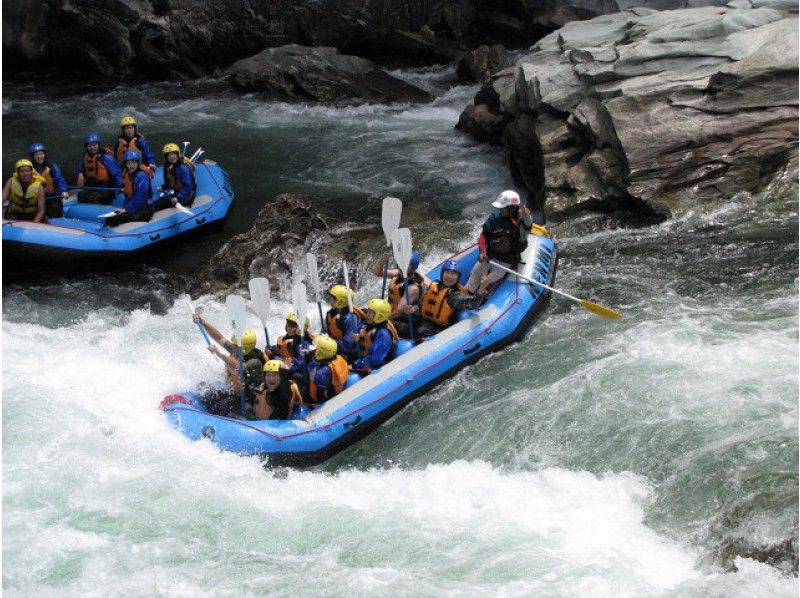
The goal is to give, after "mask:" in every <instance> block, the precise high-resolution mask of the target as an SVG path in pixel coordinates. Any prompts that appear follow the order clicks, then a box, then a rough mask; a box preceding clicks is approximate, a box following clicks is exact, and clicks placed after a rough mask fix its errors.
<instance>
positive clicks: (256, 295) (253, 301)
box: [247, 278, 270, 349]
mask: <svg viewBox="0 0 800 598" xmlns="http://www.w3.org/2000/svg"><path fill="white" fill-rule="evenodd" d="M247 286H248V288H249V289H250V307H252V308H253V313H255V314H256V316H257V317H258V319H259V320H261V326H262V327H263V328H264V338H266V340H267V349H269V347H270V343H269V331H267V320H269V303H270V301H269V281H268V280H267V279H266V278H251V279H250V283H249V284H248V285H247Z"/></svg>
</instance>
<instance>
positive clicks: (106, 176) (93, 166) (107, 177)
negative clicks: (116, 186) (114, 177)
mask: <svg viewBox="0 0 800 598" xmlns="http://www.w3.org/2000/svg"><path fill="white" fill-rule="evenodd" d="M102 153H106V154H108V155H109V156H113V155H114V152H112V151H111V148H110V147H104V148H102V149H101V150H100V151H99V152H97V153H96V154H94V155H91V154H90V153H89V152H83V174H84V176H85V177H86V181H87V182H89V183H109V182H111V173H110V172H108V168H106V165H105V164H103V161H102V160H101V159H100V157H101V156H102V155H103V154H102Z"/></svg>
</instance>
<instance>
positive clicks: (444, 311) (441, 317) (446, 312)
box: [419, 282, 467, 326]
mask: <svg viewBox="0 0 800 598" xmlns="http://www.w3.org/2000/svg"><path fill="white" fill-rule="evenodd" d="M440 284H441V283H440V282H432V283H431V284H430V286H429V287H428V290H427V291H425V294H424V295H423V296H422V301H420V308H419V309H420V311H419V315H420V317H421V318H423V319H425V320H428V321H430V322H433V323H434V324H438V325H439V326H449V325H450V323H451V320H452V318H453V315H454V310H453V308H452V307H451V306H450V303H449V302H448V301H447V296H448V295H449V294H450V291H453V290H455V291H458V292H461V293H466V292H467V289H465V288H464V287H462V286H461V285H460V284H459V285H456V286H455V287H446V286H444V285H442V286H441V288H439V285H440Z"/></svg>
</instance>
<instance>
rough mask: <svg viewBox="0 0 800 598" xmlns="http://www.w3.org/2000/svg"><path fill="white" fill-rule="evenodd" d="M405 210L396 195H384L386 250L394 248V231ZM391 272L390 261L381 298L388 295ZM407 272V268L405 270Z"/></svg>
mask: <svg viewBox="0 0 800 598" xmlns="http://www.w3.org/2000/svg"><path fill="white" fill-rule="evenodd" d="M402 212H403V202H402V201H400V200H399V199H397V198H396V197H384V198H383V207H382V208H381V226H382V227H383V234H384V235H385V236H386V251H390V250H391V249H392V233H394V231H396V230H397V227H399V226H400V215H401V214H402ZM388 272H389V262H388V261H387V262H386V263H385V264H384V265H383V288H382V289H381V299H383V298H384V297H385V296H386V278H387V276H388ZM403 272H405V270H403Z"/></svg>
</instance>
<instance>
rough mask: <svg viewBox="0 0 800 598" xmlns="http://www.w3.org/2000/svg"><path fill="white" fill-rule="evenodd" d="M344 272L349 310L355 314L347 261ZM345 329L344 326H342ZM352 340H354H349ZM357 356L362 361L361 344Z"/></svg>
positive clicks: (343, 265) (357, 347)
mask: <svg viewBox="0 0 800 598" xmlns="http://www.w3.org/2000/svg"><path fill="white" fill-rule="evenodd" d="M342 270H344V286H345V288H346V289H347V308H348V309H349V310H350V313H351V314H352V313H353V299H352V298H351V297H350V273H349V272H348V271H347V261H346V260H342ZM342 328H343V329H344V326H342ZM342 334H344V330H342ZM348 340H352V339H348ZM356 355H357V356H358V358H359V359H361V343H359V342H356Z"/></svg>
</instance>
